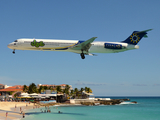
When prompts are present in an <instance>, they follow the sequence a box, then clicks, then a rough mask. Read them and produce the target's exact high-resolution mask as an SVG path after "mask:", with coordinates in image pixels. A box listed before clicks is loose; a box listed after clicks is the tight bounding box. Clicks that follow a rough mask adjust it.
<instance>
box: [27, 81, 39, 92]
mask: <svg viewBox="0 0 160 120" xmlns="http://www.w3.org/2000/svg"><path fill="white" fill-rule="evenodd" d="M28 92H29V93H37V92H38V90H37V86H36V85H35V84H34V83H32V84H30V85H29V90H28Z"/></svg>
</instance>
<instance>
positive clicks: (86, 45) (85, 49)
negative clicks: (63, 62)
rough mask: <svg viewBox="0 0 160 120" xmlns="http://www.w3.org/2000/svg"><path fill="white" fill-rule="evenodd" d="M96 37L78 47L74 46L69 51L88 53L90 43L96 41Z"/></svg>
mask: <svg viewBox="0 0 160 120" xmlns="http://www.w3.org/2000/svg"><path fill="white" fill-rule="evenodd" d="M96 38H97V37H92V38H90V39H89V40H87V41H85V42H82V43H80V44H78V45H75V46H73V47H71V48H70V49H71V50H81V51H86V52H88V50H89V48H90V47H91V43H92V42H93V41H94V40H95V39H96Z"/></svg>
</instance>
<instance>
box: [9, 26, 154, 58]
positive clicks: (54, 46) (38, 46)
mask: <svg viewBox="0 0 160 120" xmlns="http://www.w3.org/2000/svg"><path fill="white" fill-rule="evenodd" d="M150 30H152V29H148V30H144V31H134V32H133V33H132V34H131V35H130V36H129V37H128V38H127V39H126V40H124V41H121V42H99V41H97V42H93V41H94V40H95V39H96V38H97V37H92V38H90V39H89V40H86V41H80V40H57V39H28V38H27V39H26V38H25V39H17V40H15V41H14V42H12V43H10V44H9V45H8V48H10V49H13V53H15V50H41V51H66V52H74V53H78V54H80V56H81V58H82V59H85V55H95V54H93V53H118V52H123V51H126V50H132V49H138V48H139V46H138V45H137V43H138V42H139V41H140V40H141V39H142V38H143V37H147V32H148V31H150Z"/></svg>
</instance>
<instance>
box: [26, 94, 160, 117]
mask: <svg viewBox="0 0 160 120" xmlns="http://www.w3.org/2000/svg"><path fill="white" fill-rule="evenodd" d="M99 98H100V97H99ZM101 98H102V97H101ZM103 98H111V99H124V98H129V99H130V100H131V101H137V104H123V105H100V106H53V107H50V110H51V113H42V112H41V110H43V111H44V110H45V108H38V109H32V110H30V111H28V112H29V115H26V118H25V119H23V120H160V97H103ZM126 103H127V102H126ZM58 111H60V112H61V113H58Z"/></svg>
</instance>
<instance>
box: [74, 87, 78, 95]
mask: <svg viewBox="0 0 160 120" xmlns="http://www.w3.org/2000/svg"><path fill="white" fill-rule="evenodd" d="M74 93H75V94H76V96H77V94H78V88H74Z"/></svg>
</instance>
